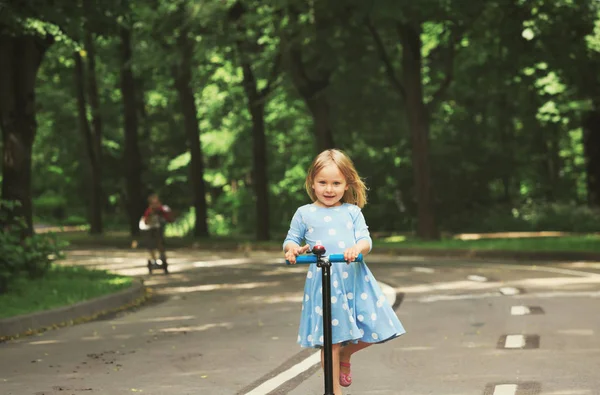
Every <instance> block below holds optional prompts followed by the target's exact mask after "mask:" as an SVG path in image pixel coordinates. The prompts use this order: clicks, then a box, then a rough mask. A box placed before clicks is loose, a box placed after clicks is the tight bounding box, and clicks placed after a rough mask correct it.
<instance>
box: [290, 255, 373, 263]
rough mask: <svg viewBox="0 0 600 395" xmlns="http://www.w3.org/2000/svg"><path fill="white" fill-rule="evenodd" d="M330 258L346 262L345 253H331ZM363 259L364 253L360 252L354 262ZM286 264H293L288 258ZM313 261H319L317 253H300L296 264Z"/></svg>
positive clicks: (333, 260) (331, 260)
mask: <svg viewBox="0 0 600 395" xmlns="http://www.w3.org/2000/svg"><path fill="white" fill-rule="evenodd" d="M328 258H329V262H332V263H334V262H346V260H345V259H344V254H331V255H329V256H328ZM362 260H363V255H362V254H358V257H357V258H356V259H355V260H354V262H362ZM285 263H286V264H288V265H291V263H290V261H288V260H286V261H285ZM311 263H317V256H316V255H299V256H298V257H296V264H299V265H302V264H311Z"/></svg>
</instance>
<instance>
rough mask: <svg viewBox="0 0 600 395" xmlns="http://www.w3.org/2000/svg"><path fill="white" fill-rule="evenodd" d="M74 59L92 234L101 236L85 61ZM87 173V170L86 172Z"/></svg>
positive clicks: (95, 163) (95, 160)
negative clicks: (87, 168)
mask: <svg viewBox="0 0 600 395" xmlns="http://www.w3.org/2000/svg"><path fill="white" fill-rule="evenodd" d="M73 57H74V59H75V90H76V95H75V96H76V98H77V113H78V118H79V129H80V130H81V135H82V136H83V140H84V143H85V148H86V152H87V155H86V157H87V160H88V162H89V165H90V167H89V171H90V177H89V178H88V177H87V174H86V177H85V181H86V182H85V185H86V187H90V186H91V187H90V188H89V190H88V192H89V200H90V205H89V206H88V212H89V216H90V219H89V221H90V233H91V234H101V233H102V214H101V213H102V207H101V203H100V196H99V195H98V189H97V184H98V183H100V178H99V168H98V165H99V164H98V162H97V153H96V149H95V147H94V136H93V133H92V131H91V130H90V123H89V121H88V118H87V103H86V100H85V82H84V79H85V75H84V74H85V73H84V70H83V69H84V68H83V61H82V59H81V55H80V53H79V52H74V53H73ZM86 173H87V170H86Z"/></svg>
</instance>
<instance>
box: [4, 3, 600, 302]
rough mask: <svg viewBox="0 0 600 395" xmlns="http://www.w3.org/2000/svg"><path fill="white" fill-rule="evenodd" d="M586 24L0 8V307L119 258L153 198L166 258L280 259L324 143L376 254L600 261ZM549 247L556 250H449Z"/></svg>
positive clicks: (592, 71)
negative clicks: (270, 253) (167, 246)
mask: <svg viewBox="0 0 600 395" xmlns="http://www.w3.org/2000/svg"><path fill="white" fill-rule="evenodd" d="M599 10H600V5H599V3H598V2H597V1H592V0H553V1H543V0H529V1H522V0H497V1H486V2H469V1H442V0H439V1H437V0H427V1H419V2H414V1H405V0H382V1H377V2H374V3H365V2H361V1H355V0H348V1H344V2H328V1H322V2H312V1H300V0H287V1H231V0H222V1H221V0H219V1H218V0H214V1H204V2H196V1H189V0H177V1H163V0H152V1H151V0H148V1H130V2H126V1H117V0H105V1H100V0H97V1H93V0H90V1H87V0H86V1H75V2H72V1H55V2H53V3H52V4H49V3H46V2H41V1H35V0H27V1H6V0H5V1H0V99H1V100H0V121H1V123H0V127H1V131H2V143H1V144H2V145H1V148H2V153H3V160H2V163H1V166H2V169H1V170H2V173H1V174H2V176H1V183H2V210H1V214H0V221H1V223H2V224H3V227H2V233H1V236H0V237H2V240H0V241H1V243H0V252H1V253H0V293H4V294H6V293H8V292H9V290H10V289H12V291H11V292H13V293H15V292H17V290H23V289H29V290H30V289H31V286H30V285H28V286H26V285H23V284H25V283H26V281H30V280H32V279H40V278H42V279H43V278H47V277H48V276H49V275H50V274H49V273H53V272H52V270H54V271H56V270H58V269H56V268H55V269H53V265H52V262H53V261H54V259H55V258H56V257H60V253H61V251H62V250H63V249H64V248H66V244H65V243H64V242H70V243H71V244H75V245H76V244H77V243H91V244H94V243H96V244H104V245H116V244H118V243H124V244H126V245H130V242H131V241H132V240H137V239H138V238H140V231H139V228H138V221H139V219H140V216H141V215H142V213H143V210H144V208H145V207H146V198H147V196H148V195H149V194H150V193H152V192H156V193H158V194H159V195H160V196H161V198H162V200H163V202H164V203H166V204H168V205H169V206H170V207H171V208H172V209H173V210H174V211H175V213H176V215H177V221H176V222H175V223H174V224H172V225H169V228H168V229H167V236H168V237H169V238H170V240H171V243H172V244H171V245H173V246H177V245H193V243H195V242H200V241H201V242H203V243H204V244H201V245H204V246H206V245H210V244H218V243H219V242H227V241H231V240H234V241H235V242H236V243H237V242H239V243H255V245H270V246H273V245H279V244H280V242H281V240H282V239H283V237H284V235H285V232H286V231H287V228H288V226H289V221H290V219H291V217H292V215H293V213H294V211H295V209H296V208H297V207H298V206H300V205H302V204H305V203H307V202H308V201H309V200H308V196H307V194H306V192H305V191H304V177H305V174H306V169H307V167H308V165H309V164H310V161H311V160H312V158H313V157H314V156H315V155H316V154H317V153H318V152H320V151H321V150H323V149H327V148H333V147H335V148H340V149H342V150H344V151H346V152H347V153H348V154H349V155H350V156H351V157H352V158H353V159H354V162H355V164H356V167H357V169H358V170H359V173H360V174H361V176H362V177H363V178H364V180H365V182H366V184H367V186H368V188H369V203H368V204H367V206H366V207H365V208H364V214H365V216H366V218H367V220H368V224H369V226H370V229H371V231H372V232H373V234H374V235H375V236H376V242H379V243H380V244H381V243H383V244H387V245H390V246H396V247H399V248H403V247H407V246H415V245H417V246H419V247H424V248H429V247H431V248H440V246H441V247H452V248H478V246H482V245H483V246H486V248H505V247H506V246H507V245H509V244H510V246H509V247H508V248H521V249H526V250H536V249H555V250H573V249H574V250H583V251H597V250H599V248H598V237H597V236H596V235H595V232H597V231H598V230H600V221H599V220H600V213H599V211H598V206H599V205H600V73H599V72H598V70H600V11H599ZM48 226H58V227H64V229H71V228H69V227H76V229H78V230H79V231H77V232H66V233H60V232H59V233H57V234H53V233H44V232H42V229H44V228H46V227H48ZM542 231H554V232H565V233H566V236H557V235H556V234H555V237H553V238H551V239H548V238H528V239H526V240H525V241H523V239H518V241H517V242H516V244H515V242H514V241H511V242H509V243H508V244H502V243H505V242H506V240H505V239H502V238H501V239H496V240H498V241H496V242H495V243H497V244H491V245H490V244H479V245H478V244H477V242H473V241H470V242H465V243H470V244H460V243H459V244H456V242H457V240H456V239H455V238H454V236H455V235H456V234H463V233H486V234H487V233H497V232H542ZM529 236H531V234H529ZM459 241H460V240H459ZM480 242H481V243H484V242H485V240H484V241H480ZM261 243H262V244H261ZM498 243H500V244H498ZM511 243H512V244H511ZM226 245H227V246H230V245H231V244H226ZM515 246H516V247H515ZM62 270H66V269H62ZM78 270H79V269H78ZM60 276H61V278H64V277H65V273H62V274H60ZM109 279H110V281H112V283H111V284H113V283H118V284H119V286H124V285H123V284H127V282H126V281H121V280H119V281H121V282H119V281H116V280H115V278H113V277H110V278H109ZM61 281H62V280H61ZM92 283H99V282H98V281H97V279H95V280H93V281H92ZM27 284H29V283H27ZM23 287H25V288H23ZM65 287H67V286H66V285H65ZM67 288H68V287H67ZM82 288H86V286H82ZM88 288H89V287H88ZM20 292H21V293H24V291H20ZM82 292H83V291H82ZM17 293H18V292H17ZM57 293H58V294H60V293H61V292H57ZM2 296H6V295H2ZM37 299H38V300H39V298H37Z"/></svg>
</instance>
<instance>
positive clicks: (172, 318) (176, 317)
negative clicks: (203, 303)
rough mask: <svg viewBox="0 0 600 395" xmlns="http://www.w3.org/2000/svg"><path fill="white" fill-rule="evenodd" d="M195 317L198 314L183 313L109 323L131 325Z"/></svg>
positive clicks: (111, 322) (184, 319)
mask: <svg viewBox="0 0 600 395" xmlns="http://www.w3.org/2000/svg"><path fill="white" fill-rule="evenodd" d="M193 319H196V316H194V315H182V316H173V317H155V318H143V319H136V320H133V321H123V320H122V319H120V320H114V321H110V322H109V324H111V325H131V324H138V323H142V322H171V321H186V320H193Z"/></svg>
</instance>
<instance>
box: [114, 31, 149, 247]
mask: <svg viewBox="0 0 600 395" xmlns="http://www.w3.org/2000/svg"><path fill="white" fill-rule="evenodd" d="M120 35H121V95H122V97H123V112H124V119H125V152H124V158H123V165H124V167H125V179H126V191H127V192H126V193H127V196H126V202H127V214H128V216H129V232H130V233H131V235H132V236H137V235H139V234H140V229H139V220H140V217H141V215H142V214H143V212H144V208H145V205H146V204H145V201H144V199H143V197H142V160H141V156H140V149H139V143H138V119H137V108H136V94H135V80H134V77H133V71H132V69H131V62H132V54H131V53H132V51H131V31H130V30H129V29H128V28H127V27H124V26H123V27H121V28H120Z"/></svg>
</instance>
